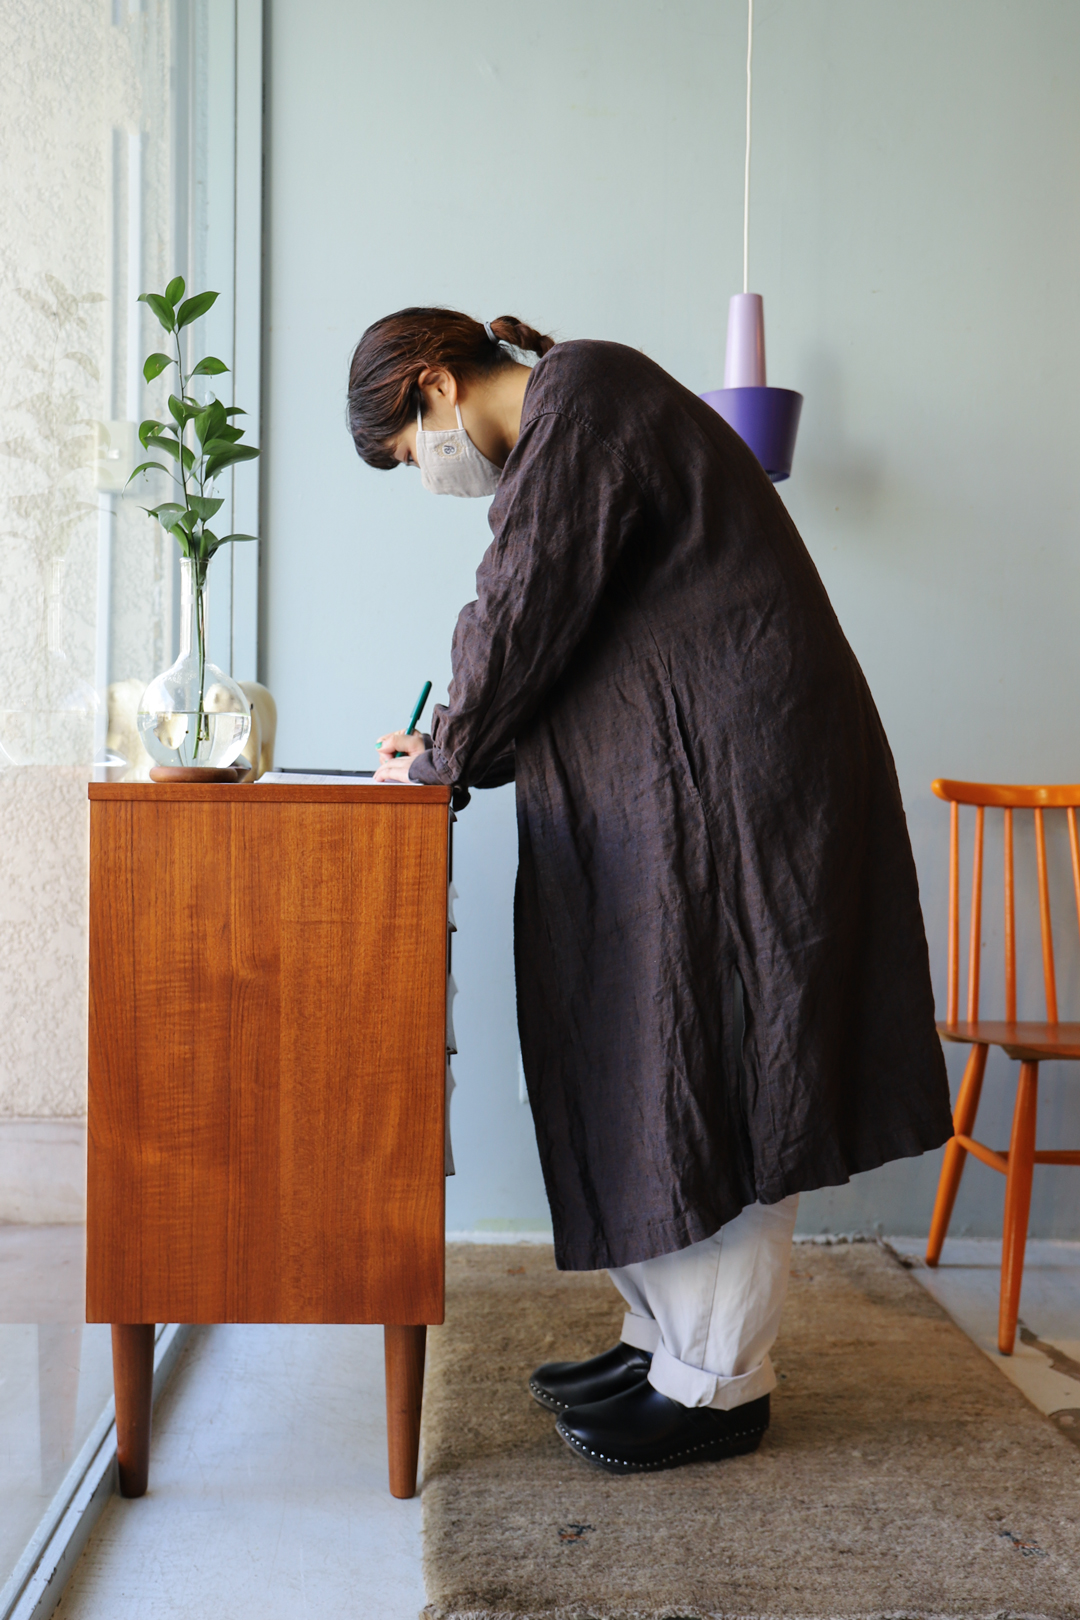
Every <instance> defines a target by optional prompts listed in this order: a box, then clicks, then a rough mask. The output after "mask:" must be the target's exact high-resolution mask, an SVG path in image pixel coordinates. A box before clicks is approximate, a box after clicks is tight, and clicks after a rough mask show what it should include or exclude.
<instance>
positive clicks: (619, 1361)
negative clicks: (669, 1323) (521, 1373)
mask: <svg viewBox="0 0 1080 1620" xmlns="http://www.w3.org/2000/svg"><path fill="white" fill-rule="evenodd" d="M651 1365H652V1354H651V1352H650V1351H648V1350H635V1349H634V1346H633V1345H632V1344H622V1343H619V1344H617V1345H615V1346H614V1348H613V1349H611V1350H605V1351H604V1352H603V1354H602V1355H599V1356H593V1357H591V1359H590V1360H588V1361H548V1362H545V1363H544V1365H543V1366H542V1367H537V1369H536V1371H535V1372H534V1373H533V1375H532V1377H531V1378H530V1379H529V1391H530V1393H531V1394H532V1397H533V1399H534V1400H536V1401H539V1402H540V1405H541V1406H546V1407H547V1409H548V1411H549V1412H566V1411H568V1410H569V1409H570V1407H572V1406H584V1405H585V1404H586V1403H587V1402H590V1401H602V1400H605V1399H606V1398H607V1397H608V1396H609V1395H619V1394H621V1393H622V1391H623V1390H624V1389H632V1388H633V1387H634V1385H635V1384H640V1382H641V1380H642V1379H643V1378H644V1377H645V1376H646V1374H647V1373H648V1371H649V1368H650V1366H651Z"/></svg>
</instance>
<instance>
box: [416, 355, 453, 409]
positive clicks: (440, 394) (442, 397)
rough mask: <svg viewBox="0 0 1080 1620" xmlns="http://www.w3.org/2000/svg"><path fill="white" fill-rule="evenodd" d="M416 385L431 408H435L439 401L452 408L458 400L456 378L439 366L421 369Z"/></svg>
mask: <svg viewBox="0 0 1080 1620" xmlns="http://www.w3.org/2000/svg"><path fill="white" fill-rule="evenodd" d="M416 385H417V387H418V388H419V390H420V392H421V393H422V394H423V396H424V399H425V401H426V403H427V404H428V406H429V407H430V408H431V409H437V408H438V405H439V402H440V401H441V402H443V403H445V404H447V405H449V407H450V409H451V410H453V408H454V406H455V405H456V404H457V402H458V385H457V379H456V378H455V377H454V376H453V375H452V374H451V373H450V372H449V371H445V370H444V369H443V368H442V367H441V366H438V367H430V368H429V369H428V370H427V371H422V372H421V373H420V375H419V377H418V378H417V379H416Z"/></svg>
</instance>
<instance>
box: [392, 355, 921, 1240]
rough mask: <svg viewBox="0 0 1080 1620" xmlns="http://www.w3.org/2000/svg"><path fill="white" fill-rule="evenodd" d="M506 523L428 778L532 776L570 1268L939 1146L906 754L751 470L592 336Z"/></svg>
mask: <svg viewBox="0 0 1080 1620" xmlns="http://www.w3.org/2000/svg"><path fill="white" fill-rule="evenodd" d="M489 521H490V523H491V528H492V532H493V534H494V540H493V541H492V544H491V546H490V547H489V549H488V551H487V553H486V554H485V556H484V559H483V561H482V563H481V564H480V568H479V570H478V572H477V576H476V580H477V600H476V601H475V602H471V603H469V605H468V606H467V607H466V608H464V609H463V610H462V612H461V615H460V618H459V619H458V624H457V631H456V634H455V637H454V646H453V671H454V673H453V680H452V682H451V685H450V694H449V696H450V701H449V705H448V706H447V707H442V706H439V707H438V708H437V709H436V711H435V719H434V722H433V726H432V738H433V748H432V749H431V751H430V752H429V753H427V754H424V755H421V756H420V758H419V759H418V760H416V761H414V764H413V766H412V772H411V774H412V776H413V777H414V779H417V780H421V781H440V782H445V783H450V784H454V785H455V786H456V787H458V788H459V789H464V788H467V787H469V786H494V785H497V784H498V783H499V782H502V781H509V780H511V778H514V779H515V780H516V784H517V813H518V830H519V868H518V880H517V892H516V898H515V924H514V926H515V957H516V967H517V998H518V1023H519V1028H520V1032H521V1051H522V1058H523V1062H524V1068H525V1077H526V1080H527V1082H528V1088H529V1099H530V1101H531V1103H532V1110H533V1117H534V1120H535V1124H536V1135H537V1141H538V1144H539V1148H540V1158H541V1162H542V1165H543V1171H544V1178H545V1182H546V1185H547V1192H548V1198H549V1200H550V1203H551V1213H552V1220H553V1223H554V1231H555V1252H556V1258H557V1261H558V1263H559V1265H560V1266H561V1267H563V1268H567V1269H576V1270H583V1269H588V1268H592V1267H599V1266H621V1265H626V1264H628V1263H630V1262H631V1261H635V1260H644V1259H647V1258H650V1257H652V1256H653V1255H659V1254H665V1253H669V1252H671V1251H672V1250H676V1249H680V1248H684V1247H686V1245H688V1244H690V1243H695V1242H697V1241H698V1240H699V1239H701V1238H704V1237H708V1236H709V1235H710V1234H711V1233H713V1232H715V1231H716V1230H717V1229H718V1228H719V1227H720V1226H722V1225H723V1224H724V1222H725V1221H729V1220H731V1219H732V1218H733V1217H734V1216H735V1215H737V1214H738V1213H739V1211H740V1210H741V1209H743V1208H744V1207H745V1206H746V1205H747V1204H751V1203H753V1202H755V1200H760V1201H762V1202H763V1203H775V1202H776V1201H777V1200H779V1199H781V1198H784V1197H785V1196H787V1195H788V1194H789V1193H795V1192H802V1191H806V1190H808V1189H810V1188H812V1187H822V1186H834V1185H836V1184H838V1183H840V1182H845V1181H847V1180H848V1178H849V1177H850V1176H851V1175H852V1174H853V1173H854V1172H855V1171H858V1170H870V1169H873V1168H874V1167H875V1166H877V1165H880V1164H884V1163H885V1162H886V1161H887V1160H889V1159H897V1158H903V1157H905V1156H908V1155H911V1154H917V1153H923V1152H925V1151H926V1150H927V1149H928V1148H933V1147H937V1146H938V1145H939V1144H940V1143H942V1142H943V1141H945V1140H946V1138H947V1137H948V1136H949V1135H950V1134H951V1121H950V1116H949V1096H948V1089H947V1085H946V1079H945V1066H944V1062H943V1059H942V1054H941V1047H940V1044H939V1041H938V1038H937V1035H936V1034H935V1031H934V1006H933V998H932V995H931V989H930V973H929V964H928V960H927V949H926V940H925V935H924V931H923V921H922V915H921V912H920V910H919V896H918V888H917V884H916V877H915V867H914V863H913V860H912V856H911V848H910V844H909V842H908V835H907V826H906V823H905V819H904V811H903V807H902V804H901V801H900V791H899V788H898V785H897V780H896V773H895V769H894V766H893V762H892V755H891V754H890V751H889V745H888V743H887V741H886V739H885V734H884V732H883V730H882V727H881V722H880V720H879V718H878V715H877V711H876V709H875V707H874V703H873V699H872V698H871V696H870V692H869V690H868V688H867V685H866V681H865V679H864V677H863V674H862V671H861V670H860V668H859V666H858V664H857V663H856V661H855V657H854V654H853V653H852V651H851V649H850V647H849V646H848V644H847V642H846V640H845V639H844V635H843V632H842V631H841V629H840V626H839V624H838V622H837V620H836V617H835V615H834V613H833V610H832V607H831V606H830V603H829V600H828V598H827V596H826V594H825V591H824V588H823V586H822V584H821V581H820V579H819V578H818V575H817V572H816V570H815V568H814V565H813V563H812V562H811V560H810V557H809V555H808V553H807V551H806V549H805V547H804V546H803V543H802V541H801V540H800V538H799V535H798V533H797V532H796V530H795V526H794V524H793V523H792V521H791V519H790V517H789V516H788V513H787V510H786V508H785V507H784V504H783V502H782V501H781V500H780V498H779V496H778V495H777V494H776V491H775V490H774V489H773V487H772V485H771V484H770V483H769V480H768V478H767V477H766V476H765V474H764V472H763V471H762V469H761V467H760V466H759V465H758V462H757V460H756V459H755V457H754V456H753V454H752V453H751V451H750V450H749V449H747V447H746V445H745V444H744V443H743V442H742V440H741V439H739V438H738V437H737V435H736V434H735V433H733V432H732V430H731V429H730V428H729V427H728V426H727V425H726V424H725V423H724V422H723V421H722V419H721V418H720V417H719V416H717V415H716V413H715V412H714V411H712V410H711V409H710V408H709V407H708V406H707V405H705V404H703V403H702V402H701V401H700V400H699V399H696V398H695V397H694V395H693V394H691V393H689V392H688V391H687V390H686V389H685V388H683V387H681V386H680V384H678V383H677V382H675V381H674V380H673V379H672V378H671V377H669V376H668V375H667V374H666V373H665V372H664V371H662V370H661V369H660V367H659V366H657V365H654V364H653V362H652V361H650V360H647V359H645V358H644V356H642V355H641V354H639V353H637V352H636V351H635V350H632V349H627V348H623V347H622V346H621V345H618V344H613V343H588V342H575V343H562V344H559V345H558V346H557V347H556V348H554V349H552V350H551V351H550V352H549V353H548V354H547V355H546V356H545V358H544V359H543V360H541V361H540V363H539V364H538V365H537V366H536V368H535V370H534V371H533V373H532V377H531V378H530V381H529V385H528V388H527V390H526V394H525V404H524V410H523V412H522V418H521V436H520V438H519V439H518V442H517V444H516V445H515V447H514V449H513V450H512V452H511V454H510V457H509V459H508V460H507V463H506V467H505V469H504V471H503V475H502V479H501V481H500V484H499V488H498V492H497V494H496V496H495V499H494V500H493V502H492V505H491V510H490V514H489ZM463 798H464V794H461V795H459V799H463ZM740 979H741V985H740V983H739V981H740ZM742 999H744V1004H745V1034H744V1037H743V1040H742V1042H741V1054H740V1051H739V1045H740V1043H739V1041H738V1040H737V1037H736V1033H735V1032H736V1030H737V1029H738V1028H739V1026H740V1025H741V1023H742V1018H741V1014H740V1013H739V1011H738V1002H739V1001H740V1000H742Z"/></svg>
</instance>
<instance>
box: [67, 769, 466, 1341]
mask: <svg viewBox="0 0 1080 1620" xmlns="http://www.w3.org/2000/svg"><path fill="white" fill-rule="evenodd" d="M106 787H108V788H109V789H115V788H121V789H122V791H121V792H119V793H117V792H115V791H108V792H107V791H104V789H105V788H106ZM420 791H421V790H416V791H415V793H414V791H413V790H412V789H407V788H406V789H404V790H402V793H401V794H400V795H399V794H394V795H393V796H392V797H391V796H390V794H389V793H388V792H386V791H384V790H382V789H379V788H375V789H367V788H356V787H348V788H331V789H329V790H324V789H320V788H304V789H298V788H294V787H288V788H285V789H284V790H283V791H282V795H281V796H280V797H275V798H274V799H273V800H271V799H269V798H264V797H263V794H264V792H265V793H267V794H269V793H270V792H271V790H270V789H266V790H262V789H251V788H245V787H239V788H237V787H232V786H217V785H214V786H212V787H211V786H203V785H201V784H200V785H197V786H194V787H191V786H188V785H184V786H176V787H174V786H170V787H168V788H164V787H161V786H154V787H151V788H148V789H145V790H143V791H141V792H139V793H137V794H136V793H134V792H133V789H132V788H131V787H129V786H128V785H127V784H107V785H106V784H95V785H94V788H92V790H91V796H92V798H93V800H94V803H93V805H92V811H91V1047H90V1129H89V1139H90V1150H89V1180H88V1234H87V1242H88V1281H87V1300H88V1311H87V1313H88V1319H89V1320H91V1321H122V1322H140V1321H143V1322H146V1321H149V1322H153V1321H185V1322H187V1321H308V1322H349V1321H369V1322H391V1323H394V1322H397V1323H422V1322H437V1321H441V1319H442V1257H443V1203H444V1182H443V1131H444V1062H445V1056H444V1029H445V971H446V932H445V929H446V862H447V832H448V799H449V795H448V793H447V791H446V790H445V789H441V788H435V789H427V790H423V797H421V796H420ZM327 793H329V795H330V797H327V796H326V795H327Z"/></svg>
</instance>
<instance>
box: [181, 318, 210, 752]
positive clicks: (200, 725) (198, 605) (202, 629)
mask: <svg viewBox="0 0 1080 1620" xmlns="http://www.w3.org/2000/svg"><path fill="white" fill-rule="evenodd" d="M173 340H174V342H175V343H176V370H177V375H178V376H179V378H180V391H179V395H178V397H179V400H180V403H181V405H183V404H184V402H185V401H186V399H187V385H188V379H187V378H186V377H185V376H184V361H183V357H182V354H181V349H180V332H179V329H178V330H177V331H175V332H174V333H173ZM177 426H178V434H177V437H178V438H179V440H180V484H181V487H182V489H183V491H184V505H185V507H187V508H188V510H190V508H191V501H190V498H189V496H188V487H187V468H186V467H185V466H184V434H185V432H186V431H187V423H186V422H181V423H178V424H177ZM199 493H200V495H201V494H202V481H201V480H199ZM196 527H198V528H199V529H201V528H202V521H201V519H200V520H199V522H198V524H197V525H195V524H193V525H192V529H193V531H194V529H195V528H196ZM189 545H190V551H191V573H192V585H193V587H194V591H195V641H196V656H197V657H198V660H199V706H198V709H197V710H196V711H195V758H194V759H193V760H192V764H193V765H194V764H198V760H199V745H200V744H201V743H204V742H207V741H208V740H209V737H210V723H209V721H208V720H207V718H206V709H205V707H204V703H205V696H206V562H205V560H204V558H203V557H202V555H201V552H202V547H201V545H200V543H199V536H198V535H196V534H195V533H194V532H193V533H192V535H191V539H190V542H189Z"/></svg>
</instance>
